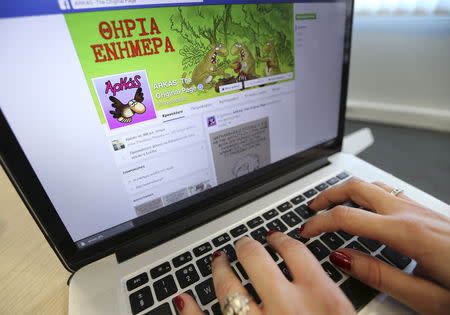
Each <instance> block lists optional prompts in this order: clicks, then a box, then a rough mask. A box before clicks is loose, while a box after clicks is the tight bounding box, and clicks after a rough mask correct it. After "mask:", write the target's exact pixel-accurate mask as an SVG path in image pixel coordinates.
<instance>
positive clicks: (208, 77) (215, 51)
mask: <svg viewBox="0 0 450 315" xmlns="http://www.w3.org/2000/svg"><path fill="white" fill-rule="evenodd" d="M218 56H220V57H226V56H228V49H227V48H226V47H225V46H224V45H222V44H218V45H217V46H214V47H212V48H211V49H210V50H209V51H208V53H207V54H206V55H205V57H204V58H203V59H202V61H200V63H199V64H198V65H197V66H196V67H195V69H194V71H193V72H192V81H191V82H190V83H189V84H187V83H183V86H184V87H185V88H189V87H191V86H198V85H199V84H202V85H203V88H204V89H210V88H212V87H213V86H214V84H215V83H214V82H213V79H214V77H216V76H218V75H222V74H224V70H223V69H219V68H218V67H217V57H218ZM182 77H183V78H185V77H186V73H184V74H183V76H182Z"/></svg>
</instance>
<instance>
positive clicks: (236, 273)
mask: <svg viewBox="0 0 450 315" xmlns="http://www.w3.org/2000/svg"><path fill="white" fill-rule="evenodd" d="M231 270H233V272H234V275H235V276H236V278H237V279H238V280H239V281H241V282H242V279H241V277H240V276H239V274H238V272H237V271H236V269H235V268H234V267H231Z"/></svg>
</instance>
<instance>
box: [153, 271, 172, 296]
mask: <svg viewBox="0 0 450 315" xmlns="http://www.w3.org/2000/svg"><path fill="white" fill-rule="evenodd" d="M153 289H155V294H156V298H157V299H158V301H161V300H164V299H165V298H166V297H169V296H171V295H172V294H174V293H176V292H177V286H176V284H175V281H174V280H173V277H172V276H171V275H168V276H166V277H164V278H162V279H160V280H158V281H155V283H153Z"/></svg>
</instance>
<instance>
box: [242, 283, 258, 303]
mask: <svg viewBox="0 0 450 315" xmlns="http://www.w3.org/2000/svg"><path fill="white" fill-rule="evenodd" d="M245 288H246V289H247V292H248V293H250V295H251V296H252V298H253V300H255V303H256V304H259V303H261V299H260V298H259V296H258V293H256V290H255V288H254V287H253V286H252V284H251V283H247V284H246V285H245Z"/></svg>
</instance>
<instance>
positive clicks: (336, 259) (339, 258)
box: [330, 251, 352, 270]
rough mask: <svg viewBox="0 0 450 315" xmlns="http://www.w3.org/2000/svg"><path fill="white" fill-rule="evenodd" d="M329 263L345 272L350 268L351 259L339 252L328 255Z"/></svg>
mask: <svg viewBox="0 0 450 315" xmlns="http://www.w3.org/2000/svg"><path fill="white" fill-rule="evenodd" d="M330 261H331V262H332V263H333V264H335V265H337V266H339V267H341V268H343V269H345V270H350V269H351V268H352V257H351V256H349V255H347V254H345V253H343V252H340V251H335V252H332V253H331V254H330Z"/></svg>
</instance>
